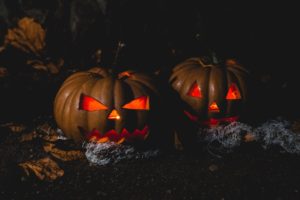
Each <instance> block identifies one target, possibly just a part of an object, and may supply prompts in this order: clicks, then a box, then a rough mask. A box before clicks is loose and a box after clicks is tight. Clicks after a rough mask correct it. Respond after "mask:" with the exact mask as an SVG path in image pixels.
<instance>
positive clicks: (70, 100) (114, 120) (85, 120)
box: [54, 68, 157, 143]
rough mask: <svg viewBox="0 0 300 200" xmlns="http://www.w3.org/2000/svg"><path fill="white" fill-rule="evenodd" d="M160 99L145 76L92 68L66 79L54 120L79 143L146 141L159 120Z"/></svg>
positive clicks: (58, 96) (59, 96)
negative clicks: (156, 110) (156, 108)
mask: <svg viewBox="0 0 300 200" xmlns="http://www.w3.org/2000/svg"><path fill="white" fill-rule="evenodd" d="M156 95H157V91H156V88H155V87H154V84H153V82H152V80H151V78H149V77H148V76H147V75H145V74H141V73H136V72H133V71H125V72H122V73H119V74H116V75H114V74H113V73H110V72H108V71H107V70H105V69H102V68H92V69H91V70H88V71H84V72H77V73H75V74H73V75H71V76H70V77H69V78H67V79H66V81H65V82H64V83H63V85H62V86H61V88H60V90H59V91H58V93H57V96H56V98H55V102H54V116H55V119H56V122H57V124H58V126H59V127H60V128H61V129H62V131H63V132H64V133H65V135H66V136H68V137H69V138H72V139H74V140H75V141H77V142H81V141H84V140H92V141H97V142H107V141H114V142H116V143H122V142H136V141H144V140H146V139H147V137H148V135H149V133H150V126H151V120H154V118H155V116H154V115H153V113H152V112H153V110H155V109H152V105H155V101H156V99H157V97H156ZM154 107H155V106H154Z"/></svg>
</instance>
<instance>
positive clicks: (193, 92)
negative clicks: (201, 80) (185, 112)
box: [187, 81, 202, 98]
mask: <svg viewBox="0 0 300 200" xmlns="http://www.w3.org/2000/svg"><path fill="white" fill-rule="evenodd" d="M187 94H188V95H189V96H191V97H195V98H202V92H201V89H200V86H199V85H198V84H197V82H196V81H195V83H194V84H193V85H192V87H191V88H190V90H189V92H188V93H187Z"/></svg>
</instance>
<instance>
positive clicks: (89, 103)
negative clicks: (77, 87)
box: [79, 94, 108, 111]
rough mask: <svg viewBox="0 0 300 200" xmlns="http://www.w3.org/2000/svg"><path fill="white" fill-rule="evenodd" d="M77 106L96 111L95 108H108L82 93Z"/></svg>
mask: <svg viewBox="0 0 300 200" xmlns="http://www.w3.org/2000/svg"><path fill="white" fill-rule="evenodd" d="M79 108H80V109H82V110H86V111H97V110H107V109H108V108H107V107H106V106H105V105H103V104H102V103H100V102H99V101H98V100H96V99H94V98H92V97H90V96H86V95H83V94H82V95H81V100H80V106H79Z"/></svg>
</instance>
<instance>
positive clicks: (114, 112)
mask: <svg viewBox="0 0 300 200" xmlns="http://www.w3.org/2000/svg"><path fill="white" fill-rule="evenodd" d="M120 118H121V117H120V115H119V113H118V111H117V110H116V109H113V110H112V111H111V113H110V114H109V115H108V119H111V120H118V119H120Z"/></svg>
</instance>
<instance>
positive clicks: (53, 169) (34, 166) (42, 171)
mask: <svg viewBox="0 0 300 200" xmlns="http://www.w3.org/2000/svg"><path fill="white" fill-rule="evenodd" d="M19 166H20V167H22V168H23V170H24V171H25V173H26V175H27V176H29V175H30V172H33V173H34V174H35V175H36V176H37V177H38V179H40V180H48V181H53V180H56V179H57V178H59V177H62V176H63V175H64V170H62V169H61V168H60V167H59V166H58V165H57V163H56V162H55V161H53V160H51V159H50V158H48V157H46V158H42V159H39V160H33V161H26V162H24V163H20V164H19Z"/></svg>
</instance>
